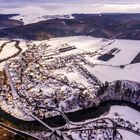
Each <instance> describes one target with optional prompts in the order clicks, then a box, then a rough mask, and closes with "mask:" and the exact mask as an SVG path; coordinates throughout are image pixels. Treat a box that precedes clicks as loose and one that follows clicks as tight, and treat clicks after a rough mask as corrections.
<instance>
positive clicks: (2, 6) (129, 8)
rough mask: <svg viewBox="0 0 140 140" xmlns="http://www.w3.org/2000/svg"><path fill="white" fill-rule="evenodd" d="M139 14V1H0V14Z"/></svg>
mask: <svg viewBox="0 0 140 140" xmlns="http://www.w3.org/2000/svg"><path fill="white" fill-rule="evenodd" d="M103 12H104V13H105V12H106V13H108V12H110V13H116V12H121V13H124V12H125V13H140V0H0V13H1V14H2V13H6V14H7V13H8V14H10V13H18V14H25V13H26V14H28V13H32V14H40V15H42V14H44V13H45V14H70V13H103Z"/></svg>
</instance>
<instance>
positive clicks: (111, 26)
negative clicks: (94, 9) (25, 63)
mask: <svg viewBox="0 0 140 140" xmlns="http://www.w3.org/2000/svg"><path fill="white" fill-rule="evenodd" d="M72 16H73V17H74V19H59V18H55V19H49V20H46V21H40V22H38V23H33V24H28V25H22V24H21V23H19V24H21V25H20V26H19V25H17V26H16V27H13V26H12V27H10V28H5V29H1V30H0V37H10V38H13V37H20V38H24V39H29V40H44V39H49V38H53V37H64V36H76V35H90V36H94V37H104V38H119V39H135V40H140V14H120V13H116V14H73V15H72ZM12 22H13V21H12ZM9 23H10V21H9ZM15 24H18V23H17V22H16V23H15Z"/></svg>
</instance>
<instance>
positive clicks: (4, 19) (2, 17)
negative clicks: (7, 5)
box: [0, 14, 23, 29]
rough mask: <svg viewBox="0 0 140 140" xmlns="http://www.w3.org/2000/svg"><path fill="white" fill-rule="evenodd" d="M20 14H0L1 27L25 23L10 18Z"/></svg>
mask: <svg viewBox="0 0 140 140" xmlns="http://www.w3.org/2000/svg"><path fill="white" fill-rule="evenodd" d="M17 15H18V14H0V29H2V28H8V27H15V26H21V25H23V22H22V21H18V20H13V19H10V18H12V17H13V16H17Z"/></svg>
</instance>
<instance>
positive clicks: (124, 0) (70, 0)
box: [0, 0, 140, 4]
mask: <svg viewBox="0 0 140 140" xmlns="http://www.w3.org/2000/svg"><path fill="white" fill-rule="evenodd" d="M0 2H2V3H7V2H12V3H16V2H29V3H31V2H33V3H38V2H44V3H79V2H83V3H84V2H85V3H100V4H102V3H125V4H126V3H131V4H133V3H135V4H137V3H140V0H0Z"/></svg>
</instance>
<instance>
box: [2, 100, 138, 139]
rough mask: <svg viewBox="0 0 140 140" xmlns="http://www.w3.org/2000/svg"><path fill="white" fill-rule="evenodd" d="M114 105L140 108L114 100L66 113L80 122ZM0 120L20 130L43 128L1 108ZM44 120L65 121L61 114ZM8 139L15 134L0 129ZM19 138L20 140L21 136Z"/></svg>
mask: <svg viewBox="0 0 140 140" xmlns="http://www.w3.org/2000/svg"><path fill="white" fill-rule="evenodd" d="M114 105H119V106H128V107H130V108H133V109H135V110H137V111H139V112H140V108H139V107H138V106H136V105H135V104H133V103H130V102H126V101H116V100H115V101H106V102H103V103H101V104H100V106H98V107H91V108H88V109H84V110H81V111H76V112H74V113H68V114H66V115H67V116H68V118H69V119H70V120H71V121H74V122H80V121H83V120H87V119H93V118H97V117H99V116H101V115H102V114H104V113H107V112H108V111H109V110H110V107H111V106H114ZM0 121H2V122H3V123H5V124H9V125H10V126H13V127H16V128H19V129H22V130H28V131H32V130H33V131H37V130H44V128H43V127H42V126H41V124H39V123H38V122H37V121H30V122H28V121H22V120H19V119H16V118H15V117H12V116H11V115H9V114H7V113H6V112H4V111H3V110H1V109H0ZM44 122H46V123H47V124H49V125H50V126H53V127H57V126H62V125H64V124H65V121H64V119H63V118H62V117H61V116H56V117H53V118H48V119H44ZM9 139H10V140H12V139H15V136H14V135H13V134H10V133H9V132H7V131H4V130H3V129H0V140H9ZM19 139H20V140H21V138H19ZM16 140H18V138H16Z"/></svg>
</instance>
